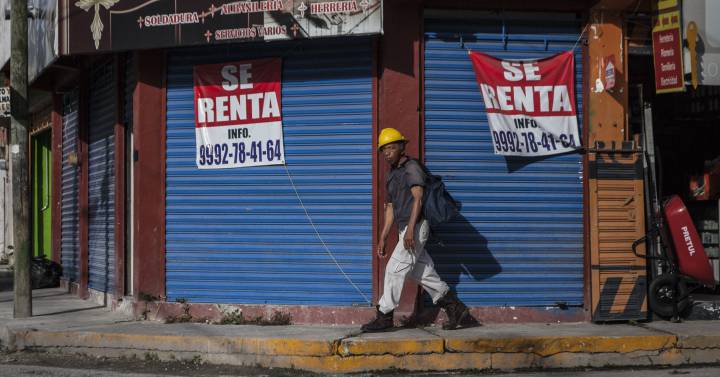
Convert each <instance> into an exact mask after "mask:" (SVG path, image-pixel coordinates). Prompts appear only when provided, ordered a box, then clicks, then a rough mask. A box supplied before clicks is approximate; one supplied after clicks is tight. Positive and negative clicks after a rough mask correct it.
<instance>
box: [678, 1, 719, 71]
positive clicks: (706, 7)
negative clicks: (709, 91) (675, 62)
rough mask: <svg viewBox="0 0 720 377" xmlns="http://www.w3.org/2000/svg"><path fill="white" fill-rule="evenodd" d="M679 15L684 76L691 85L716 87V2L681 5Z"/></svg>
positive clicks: (717, 69) (717, 24)
mask: <svg viewBox="0 0 720 377" xmlns="http://www.w3.org/2000/svg"><path fill="white" fill-rule="evenodd" d="M682 12H683V13H682V14H683V25H684V30H685V38H686V39H687V49H686V50H685V65H686V67H685V71H686V72H685V73H689V74H691V77H692V78H694V79H695V84H699V85H720V22H718V21H717V17H718V15H719V14H720V1H718V0H692V1H683V7H682ZM691 35H692V36H693V37H694V38H691V37H690V36H691Z"/></svg>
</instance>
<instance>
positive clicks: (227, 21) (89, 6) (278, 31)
mask: <svg viewBox="0 0 720 377" xmlns="http://www.w3.org/2000/svg"><path fill="white" fill-rule="evenodd" d="M66 5H67V7H69V8H68V9H66V10H65V12H66V14H67V17H65V18H64V22H63V25H62V27H63V29H64V30H65V35H66V41H65V44H64V48H63V54H66V55H67V54H75V53H92V52H98V51H120V50H136V49H147V48H165V47H176V46H189V45H207V44H215V43H231V42H246V41H274V40H290V39H304V38H320V37H335V36H343V35H366V34H380V33H382V0H350V1H347V0H345V1H320V0H267V1H264V0H263V1H258V0H252V1H222V0H124V1H122V2H120V1H119V0H80V1H69V2H66Z"/></svg>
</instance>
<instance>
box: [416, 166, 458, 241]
mask: <svg viewBox="0 0 720 377" xmlns="http://www.w3.org/2000/svg"><path fill="white" fill-rule="evenodd" d="M415 161H416V162H417V163H418V164H419V165H420V167H421V168H422V169H423V171H424V172H425V174H426V175H427V178H426V182H425V192H424V194H423V217H424V218H425V219H426V220H427V221H428V222H429V223H430V226H431V227H435V226H437V225H440V224H444V223H447V222H449V221H450V220H452V219H453V218H454V217H456V216H457V215H458V214H459V213H460V207H461V204H460V202H458V201H457V200H455V198H453V197H452V195H450V193H449V192H448V191H447V189H446V188H445V183H443V181H442V178H441V177H440V176H439V175H434V174H432V173H431V172H430V170H428V168H427V167H425V165H424V164H423V163H422V162H420V161H418V160H415Z"/></svg>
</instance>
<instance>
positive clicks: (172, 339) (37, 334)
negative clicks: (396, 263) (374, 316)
mask: <svg viewBox="0 0 720 377" xmlns="http://www.w3.org/2000/svg"><path fill="white" fill-rule="evenodd" d="M412 331H415V330H412ZM417 331H418V333H423V334H424V335H422V336H419V337H416V336H412V337H397V338H393V339H384V338H383V337H382V334H379V335H375V336H373V334H363V335H360V336H356V337H353V336H352V335H350V336H349V337H348V338H340V339H335V340H312V339H310V340H308V339H298V338H254V337H229V336H202V335H193V336H175V335H147V334H126V333H108V332H92V331H77V332H74V331H38V330H28V329H9V328H7V327H0V348H1V347H5V348H6V349H9V350H18V351H20V350H37V351H51V350H52V351H59V352H66V353H76V354H87V355H94V356H106V357H123V356H124V357H139V358H147V357H152V358H157V359H160V360H184V359H195V360H197V358H198V357H200V358H201V359H202V360H203V361H205V362H208V363H217V364H229V365H243V366H262V367H268V368H270V367H272V368H295V369H301V370H308V371H313V372H322V373H349V372H369V371H378V370H388V369H396V370H397V369H400V370H408V371H447V370H462V369H466V370H467V369H476V370H498V371H508V370H514V369H521V368H522V369H545V368H579V367H608V366H614V367H629V366H658V365H664V366H674V365H681V364H685V365H689V364H700V363H703V364H706V363H718V362H720V336H694V337H686V336H681V337H678V336H675V335H667V334H652V335H639V336H544V337H524V338H520V337H499V338H489V337H475V338H461V337H441V336H438V335H435V334H431V333H429V332H426V331H423V330H419V329H418V330H417ZM414 335H417V334H414Z"/></svg>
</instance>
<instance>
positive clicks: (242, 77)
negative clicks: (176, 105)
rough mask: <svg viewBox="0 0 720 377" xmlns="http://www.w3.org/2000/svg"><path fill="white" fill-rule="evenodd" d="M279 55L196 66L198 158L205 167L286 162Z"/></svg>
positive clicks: (196, 141)
mask: <svg viewBox="0 0 720 377" xmlns="http://www.w3.org/2000/svg"><path fill="white" fill-rule="evenodd" d="M281 68H282V60H280V58H273V59H258V60H246V61H239V62H229V63H221V64H207V65H200V66H195V68H194V71H193V77H194V88H195V144H196V148H195V161H196V162H197V166H198V168H200V169H224V168H241V167H249V166H262V165H279V164H284V163H285V150H284V145H283V132H282V111H281V109H280V104H281V101H280V75H281Z"/></svg>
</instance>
